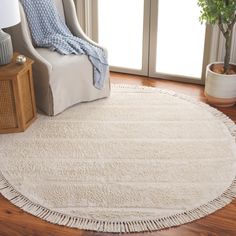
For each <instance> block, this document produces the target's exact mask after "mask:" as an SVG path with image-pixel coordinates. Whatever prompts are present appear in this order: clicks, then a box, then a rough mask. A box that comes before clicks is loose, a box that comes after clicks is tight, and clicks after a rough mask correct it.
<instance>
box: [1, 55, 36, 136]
mask: <svg viewBox="0 0 236 236" xmlns="http://www.w3.org/2000/svg"><path fill="white" fill-rule="evenodd" d="M16 56H17V54H14V58H13V60H12V63H10V64H7V65H5V66H0V134H3V133H13V132H22V131H24V130H25V129H26V128H27V127H28V126H29V125H30V124H31V123H32V122H33V121H34V120H35V119H36V106H35V96H34V88H33V79H32V64H33V61H32V60H31V59H30V58H27V60H26V62H25V63H24V64H23V65H18V64H16V63H15V58H16Z"/></svg>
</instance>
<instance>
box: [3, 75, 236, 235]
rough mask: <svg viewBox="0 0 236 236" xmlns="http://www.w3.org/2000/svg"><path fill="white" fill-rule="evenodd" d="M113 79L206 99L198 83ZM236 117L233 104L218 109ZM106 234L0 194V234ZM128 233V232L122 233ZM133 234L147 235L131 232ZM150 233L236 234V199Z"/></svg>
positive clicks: (113, 80)
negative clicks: (61, 222)
mask: <svg viewBox="0 0 236 236" xmlns="http://www.w3.org/2000/svg"><path fill="white" fill-rule="evenodd" d="M111 81H112V83H116V84H134V85H144V86H150V87H158V88H164V89H170V90H173V91H176V92H180V93H183V94H186V95H189V96H192V97H194V98H196V99H198V100H200V101H203V102H205V101H206V99H205V97H204V91H203V90H204V89H203V86H201V85H193V84H186V83H180V82H173V81H165V80H158V79H152V78H148V77H142V76H133V75H126V74H118V73H112V74H111ZM219 110H221V111H222V112H224V113H225V114H226V115H228V116H229V117H230V118H231V119H232V120H234V121H236V106H234V107H231V108H221V109H219ZM103 235H104V236H105V235H106V236H108V235H115V234H103V233H95V232H90V231H82V230H77V229H71V228H67V227H63V226H57V225H53V224H50V223H47V222H45V221H43V220H41V219H39V218H37V217H34V216H31V215H29V214H27V213H25V212H23V211H22V210H20V209H19V208H17V207H15V206H14V205H12V204H11V203H9V201H7V200H6V199H4V198H3V197H2V196H0V236H103ZM125 235H127V234H125ZM132 235H135V236H141V235H147V233H144V234H132ZM148 235H152V236H236V200H234V201H233V202H232V203H231V204H229V205H228V206H226V207H225V208H223V209H221V210H219V211H217V212H215V213H214V214H212V215H209V216H207V217H205V218H203V219H200V220H197V221H195V222H193V223H189V224H185V225H182V226H179V227H175V228H172V229H168V230H162V231H158V232H153V233H149V234H148Z"/></svg>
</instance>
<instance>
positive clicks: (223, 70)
mask: <svg viewBox="0 0 236 236" xmlns="http://www.w3.org/2000/svg"><path fill="white" fill-rule="evenodd" d="M198 5H199V7H200V9H201V16H200V21H201V22H202V23H203V22H206V23H207V24H211V25H215V24H216V25H218V27H219V29H220V31H221V33H222V34H223V36H224V38H225V57H224V62H214V63H211V64H210V65H208V66H207V71H206V85H205V95H206V98H207V101H208V103H210V104H212V105H216V106H232V105H234V104H235V102H236V64H233V63H230V60H231V58H230V54H231V47H232V36H233V30H234V26H235V23H236V0H198Z"/></svg>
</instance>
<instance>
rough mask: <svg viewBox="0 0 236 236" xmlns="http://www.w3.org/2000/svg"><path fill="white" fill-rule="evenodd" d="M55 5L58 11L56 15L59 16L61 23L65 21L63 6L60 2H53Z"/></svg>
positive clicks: (55, 0)
mask: <svg viewBox="0 0 236 236" xmlns="http://www.w3.org/2000/svg"><path fill="white" fill-rule="evenodd" d="M53 1H54V3H55V6H56V8H57V10H58V13H59V14H60V16H61V18H62V20H63V21H65V12H64V6H63V1H62V0H53Z"/></svg>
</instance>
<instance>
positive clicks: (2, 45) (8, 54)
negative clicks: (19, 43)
mask: <svg viewBox="0 0 236 236" xmlns="http://www.w3.org/2000/svg"><path fill="white" fill-rule="evenodd" d="M12 57H13V48H12V42H11V36H10V35H9V34H7V33H5V32H4V31H3V30H1V29H0V65H6V64H8V63H10V62H11V60H12Z"/></svg>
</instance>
